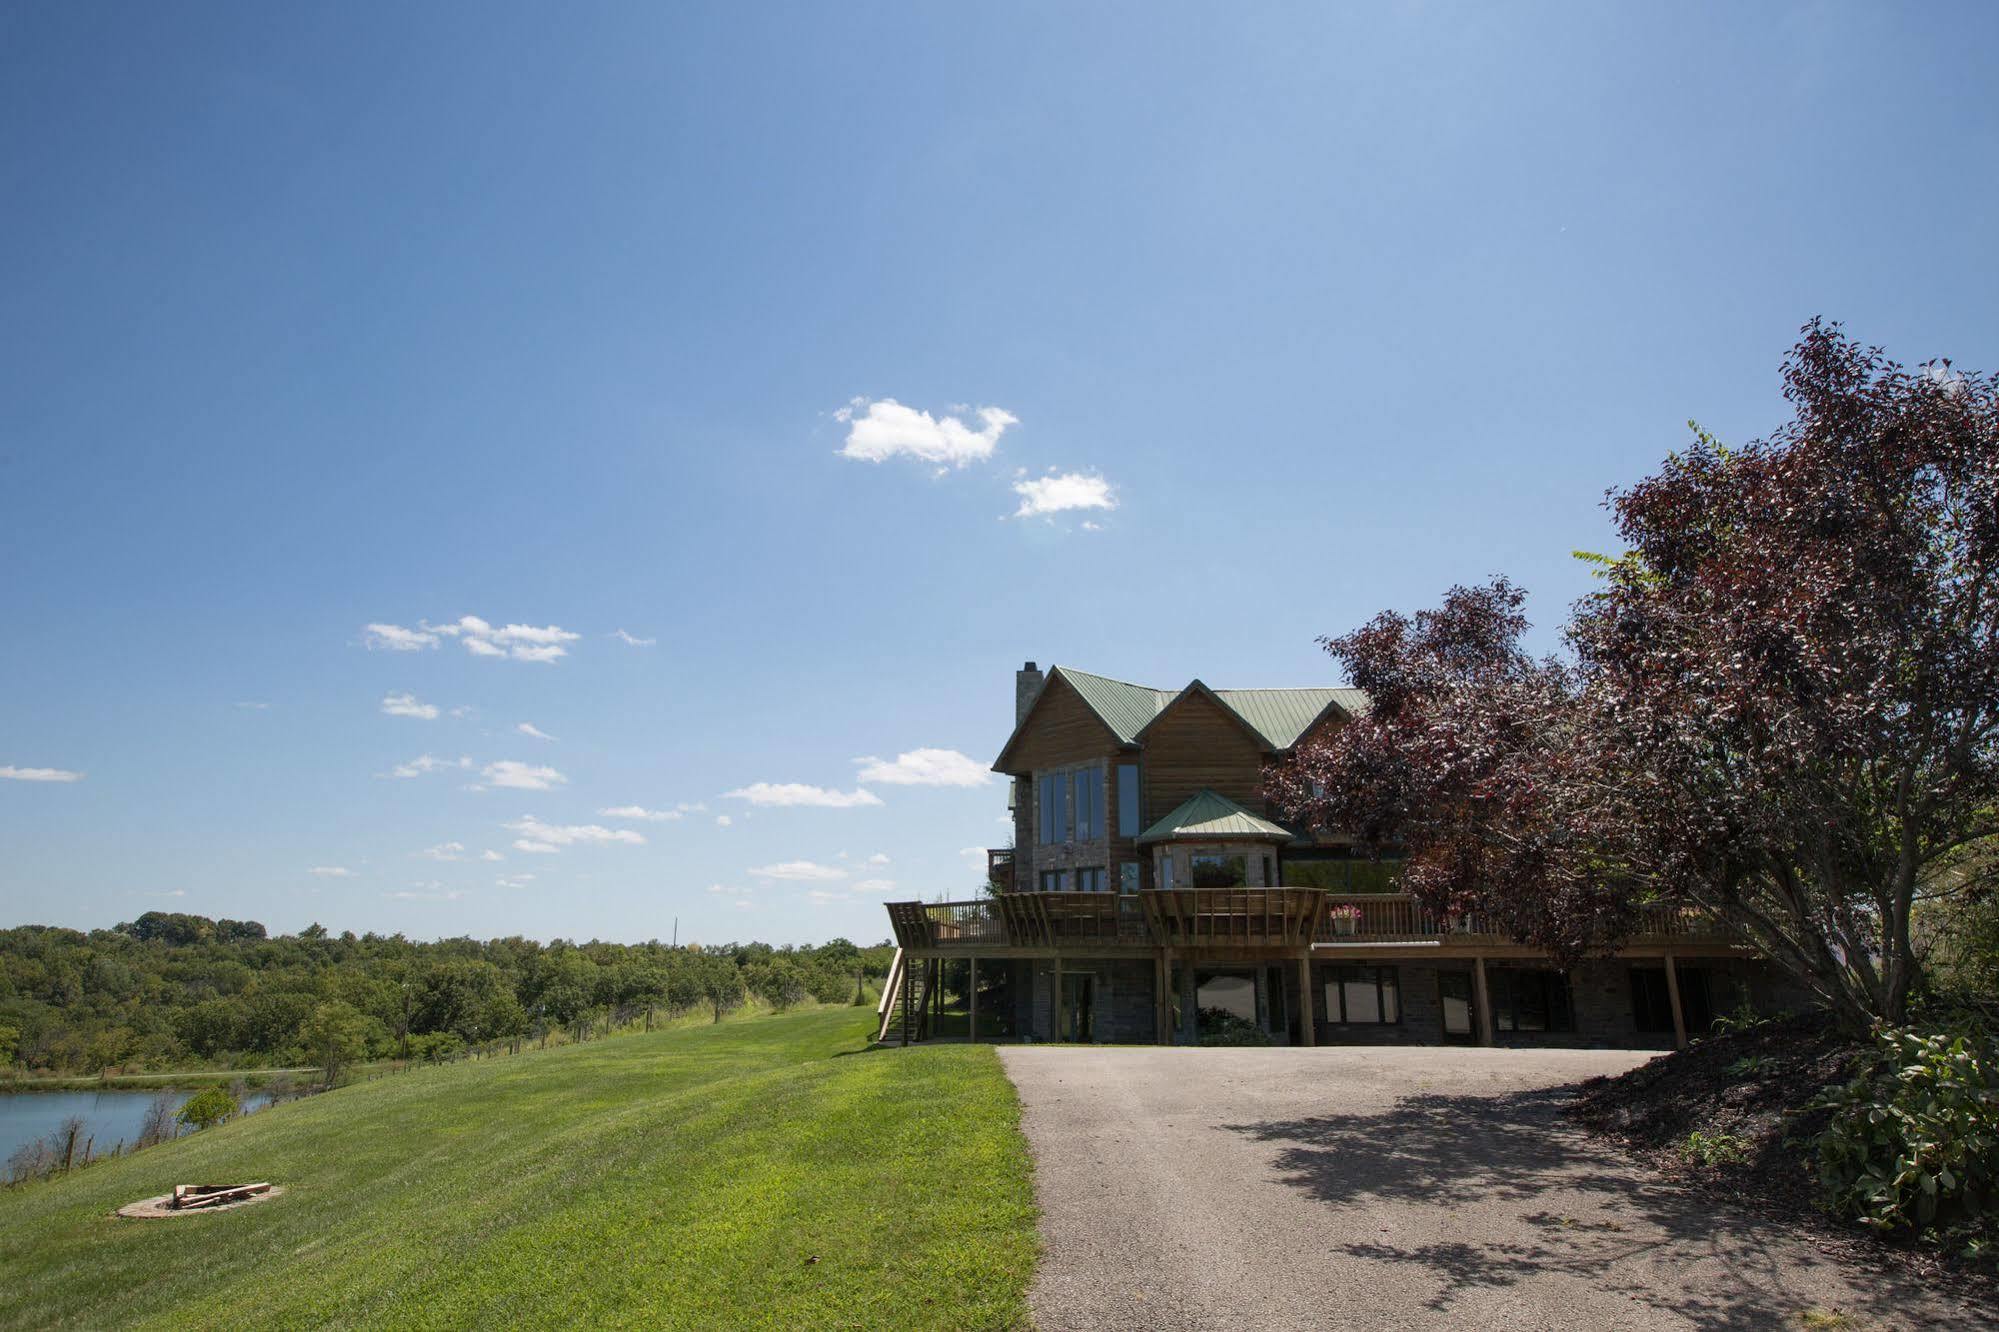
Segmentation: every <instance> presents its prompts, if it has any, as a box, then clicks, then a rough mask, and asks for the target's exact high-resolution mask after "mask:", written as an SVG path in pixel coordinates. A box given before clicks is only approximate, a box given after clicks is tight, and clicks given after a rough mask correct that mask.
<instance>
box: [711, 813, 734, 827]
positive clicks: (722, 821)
mask: <svg viewBox="0 0 1999 1332" xmlns="http://www.w3.org/2000/svg"><path fill="white" fill-rule="evenodd" d="M734 822H735V820H734V819H732V818H730V817H729V816H728V815H727V814H717V815H716V816H715V826H716V827H717V828H726V827H728V826H729V825H730V824H732V823H734Z"/></svg>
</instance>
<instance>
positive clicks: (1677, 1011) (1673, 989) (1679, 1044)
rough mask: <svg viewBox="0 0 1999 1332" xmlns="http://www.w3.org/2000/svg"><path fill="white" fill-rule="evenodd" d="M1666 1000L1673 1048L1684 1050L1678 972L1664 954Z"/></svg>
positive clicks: (1684, 1020)
mask: <svg viewBox="0 0 1999 1332" xmlns="http://www.w3.org/2000/svg"><path fill="white" fill-rule="evenodd" d="M1666 998H1667V1000H1668V1001H1669V1002H1670V1003H1671V1004H1672V1006H1673V1048H1674V1049H1675V1050H1684V1049H1685V1048H1686V1046H1687V1015H1686V1013H1685V1012H1684V1011H1682V1010H1681V1008H1680V972H1679V968H1677V967H1675V966H1674V965H1673V955H1672V954H1671V953H1668V954H1666ZM1573 1002H1574V1001H1573V1000H1571V1003H1573Z"/></svg>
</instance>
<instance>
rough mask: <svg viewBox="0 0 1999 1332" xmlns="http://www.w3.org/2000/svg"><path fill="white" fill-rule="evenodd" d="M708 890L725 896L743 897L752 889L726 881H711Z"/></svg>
mask: <svg viewBox="0 0 1999 1332" xmlns="http://www.w3.org/2000/svg"><path fill="white" fill-rule="evenodd" d="M708 891H709V892H711V893H717V894H720V895H721V896H723V897H743V896H746V895H747V894H748V893H749V891H750V890H749V889H747V888H737V887H735V886H733V885H731V884H726V883H711V884H709V885H708Z"/></svg>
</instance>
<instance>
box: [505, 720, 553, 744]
mask: <svg viewBox="0 0 1999 1332" xmlns="http://www.w3.org/2000/svg"><path fill="white" fill-rule="evenodd" d="M514 729H515V730H516V731H519V732H520V733H521V734H522V735H531V736H533V737H534V738H535V739H537V740H553V739H555V737H554V736H552V735H550V734H549V733H548V732H547V731H544V730H542V729H541V728H540V727H539V726H536V725H535V724H534V723H533V722H517V723H515V725H514Z"/></svg>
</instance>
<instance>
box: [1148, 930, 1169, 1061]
mask: <svg viewBox="0 0 1999 1332" xmlns="http://www.w3.org/2000/svg"><path fill="white" fill-rule="evenodd" d="M1172 984H1173V961H1172V952H1171V950H1170V949H1161V950H1160V952H1159V955H1158V956H1157V957H1155V958H1153V959H1152V1039H1153V1041H1154V1043H1156V1044H1159V1045H1170V1044H1172V1042H1173V1023H1172V1019H1171V1016H1170V1015H1171V1013H1172V1011H1173V1010H1172V1006H1171V1004H1172V999H1171V996H1172V988H1171V987H1172Z"/></svg>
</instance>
